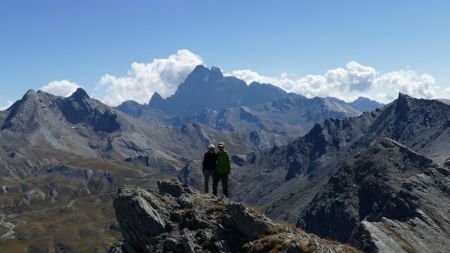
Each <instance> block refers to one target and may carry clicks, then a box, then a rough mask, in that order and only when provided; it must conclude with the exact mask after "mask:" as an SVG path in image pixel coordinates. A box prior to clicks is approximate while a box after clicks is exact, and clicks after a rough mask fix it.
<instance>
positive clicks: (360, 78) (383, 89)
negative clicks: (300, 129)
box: [229, 61, 437, 102]
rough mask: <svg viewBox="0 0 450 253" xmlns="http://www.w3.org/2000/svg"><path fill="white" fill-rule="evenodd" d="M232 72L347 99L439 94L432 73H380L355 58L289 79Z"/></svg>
mask: <svg viewBox="0 0 450 253" xmlns="http://www.w3.org/2000/svg"><path fill="white" fill-rule="evenodd" d="M229 75H232V76H235V77H237V78H240V79H243V80H244V81H246V82H247V83H251V82H260V83H271V84H274V85H277V86H279V87H280V88H282V89H284V90H286V91H289V92H294V93H298V94H302V95H304V96H307V97H316V96H319V97H327V96H333V97H337V98H340V99H344V100H347V101H351V100H354V99H356V98H357V97H359V96H365V97H369V98H372V99H375V100H378V101H382V102H390V101H392V100H393V99H395V98H396V97H397V95H398V93H399V92H402V93H406V94H409V95H411V96H414V97H419V98H434V97H436V89H437V86H436V81H435V79H434V78H433V77H432V76H431V75H429V74H417V73H416V72H415V71H413V70H410V69H404V70H399V71H394V72H389V73H385V74H381V75H380V74H378V73H377V71H376V70H375V68H373V67H370V66H364V65H362V64H360V63H358V62H356V61H351V62H349V63H347V64H346V65H345V67H342V68H335V69H330V70H328V71H326V72H325V73H324V74H323V75H306V76H302V77H299V78H289V77H288V75H287V74H286V73H283V74H281V75H280V76H275V77H273V76H272V77H271V76H264V75H260V74H259V73H257V72H255V71H252V70H248V69H245V70H235V71H232V72H231V73H230V74H229Z"/></svg>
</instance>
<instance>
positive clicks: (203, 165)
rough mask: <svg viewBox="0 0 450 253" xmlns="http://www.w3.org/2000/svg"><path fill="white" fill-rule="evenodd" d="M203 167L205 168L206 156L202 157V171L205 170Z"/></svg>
mask: <svg viewBox="0 0 450 253" xmlns="http://www.w3.org/2000/svg"><path fill="white" fill-rule="evenodd" d="M205 166H206V154H204V155H203V163H202V170H205Z"/></svg>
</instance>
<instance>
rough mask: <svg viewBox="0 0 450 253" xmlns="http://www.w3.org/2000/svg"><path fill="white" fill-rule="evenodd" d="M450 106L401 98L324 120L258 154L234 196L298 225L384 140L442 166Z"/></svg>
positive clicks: (449, 136) (449, 144)
mask: <svg viewBox="0 0 450 253" xmlns="http://www.w3.org/2000/svg"><path fill="white" fill-rule="evenodd" d="M449 119H450V106H449V105H447V104H445V103H442V102H439V101H435V100H425V99H415V98H411V97H409V96H407V95H404V94H400V95H399V97H398V99H397V100H396V101H394V102H392V103H390V104H388V105H386V106H385V107H383V108H382V109H379V110H376V111H374V112H366V113H364V114H362V115H361V116H359V117H355V118H350V119H345V120H335V119H330V120H326V121H324V122H323V123H321V124H317V125H315V126H314V127H313V128H312V129H311V131H310V132H309V133H307V134H306V135H305V136H303V137H301V138H299V139H298V140H295V141H293V142H291V143H289V144H288V145H286V146H282V147H275V148H273V149H271V150H268V151H264V152H260V153H255V154H253V155H250V156H249V157H248V159H247V160H248V162H247V164H246V165H244V166H243V168H242V169H240V170H237V171H236V173H235V178H236V180H237V181H238V182H239V185H238V186H237V187H236V189H235V190H234V193H235V195H234V196H235V197H236V198H237V199H239V200H243V201H246V202H248V203H251V204H253V205H256V206H258V207H261V208H263V209H264V210H265V213H266V214H267V215H269V216H270V217H272V218H277V219H284V220H288V221H291V222H295V220H296V216H297V215H298V212H299V211H300V210H302V209H303V208H304V207H305V206H306V205H307V204H308V203H309V202H310V201H311V199H312V198H313V197H314V196H315V195H316V194H317V192H318V191H319V190H320V188H321V187H322V186H323V185H325V184H326V183H327V182H328V180H329V178H330V177H331V176H332V175H334V174H335V173H336V171H337V169H338V168H339V167H340V166H342V165H343V163H344V162H345V161H347V160H348V159H351V158H352V157H354V156H355V155H357V154H358V153H360V152H363V151H364V150H365V149H367V148H368V147H369V146H370V144H371V143H372V142H373V141H375V140H376V139H378V138H380V137H384V136H386V137H389V138H391V139H394V140H396V141H398V142H400V143H402V144H403V145H406V146H408V147H410V148H411V149H412V150H414V151H416V152H419V153H421V154H423V155H425V156H427V157H429V158H431V159H433V160H434V161H435V162H436V163H438V164H443V163H444V161H445V159H447V158H448V157H449V154H448V150H449V149H450V121H449Z"/></svg>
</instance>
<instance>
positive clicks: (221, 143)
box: [217, 142, 225, 147]
mask: <svg viewBox="0 0 450 253" xmlns="http://www.w3.org/2000/svg"><path fill="white" fill-rule="evenodd" d="M217 146H218V147H220V146H222V147H223V146H225V145H224V144H223V142H219V144H217Z"/></svg>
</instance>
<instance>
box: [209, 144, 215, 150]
mask: <svg viewBox="0 0 450 253" xmlns="http://www.w3.org/2000/svg"><path fill="white" fill-rule="evenodd" d="M215 148H216V147H214V144H209V146H208V149H215Z"/></svg>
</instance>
